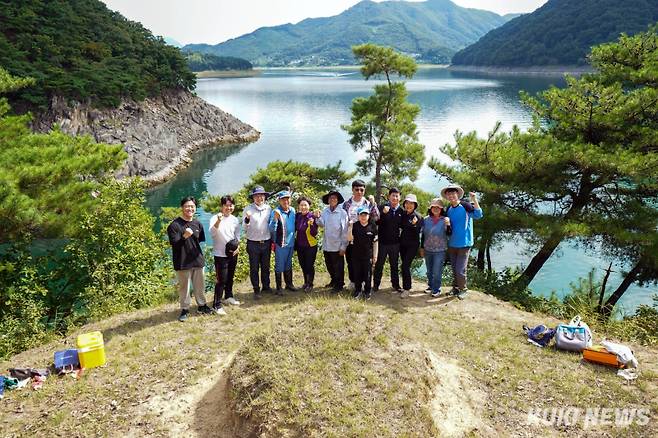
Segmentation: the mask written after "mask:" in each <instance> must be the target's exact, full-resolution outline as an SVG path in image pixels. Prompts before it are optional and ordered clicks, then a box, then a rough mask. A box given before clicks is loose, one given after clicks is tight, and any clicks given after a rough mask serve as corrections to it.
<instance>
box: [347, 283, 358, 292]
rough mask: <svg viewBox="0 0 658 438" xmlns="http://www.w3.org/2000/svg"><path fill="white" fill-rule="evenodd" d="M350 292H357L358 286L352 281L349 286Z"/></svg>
mask: <svg viewBox="0 0 658 438" xmlns="http://www.w3.org/2000/svg"><path fill="white" fill-rule="evenodd" d="M347 289H348V290H351V291H355V290H356V285H355V284H354V282H352V281H350V284H349V285H348V286H347Z"/></svg>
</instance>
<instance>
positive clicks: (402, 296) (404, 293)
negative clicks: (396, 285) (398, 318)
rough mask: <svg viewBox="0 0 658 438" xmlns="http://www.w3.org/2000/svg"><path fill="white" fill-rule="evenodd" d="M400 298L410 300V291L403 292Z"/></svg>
mask: <svg viewBox="0 0 658 438" xmlns="http://www.w3.org/2000/svg"><path fill="white" fill-rule="evenodd" d="M400 298H409V291H408V290H403V291H402V293H401V294H400Z"/></svg>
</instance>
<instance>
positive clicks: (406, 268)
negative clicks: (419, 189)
mask: <svg viewBox="0 0 658 438" xmlns="http://www.w3.org/2000/svg"><path fill="white" fill-rule="evenodd" d="M402 208H404V213H403V214H402V220H401V222H400V228H401V230H402V231H401V232H400V258H401V259H402V266H401V269H400V270H401V271H402V289H403V291H402V295H400V297H401V298H407V297H408V296H409V291H410V290H411V263H412V262H413V261H414V259H415V258H416V255H417V254H418V248H420V234H421V230H422V227H423V217H422V216H421V215H420V213H418V212H417V211H416V209H417V208H418V199H417V198H416V195H414V194H412V193H409V194H408V195H407V196H405V197H404V202H403V203H402Z"/></svg>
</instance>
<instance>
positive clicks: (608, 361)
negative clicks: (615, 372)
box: [583, 345, 624, 368]
mask: <svg viewBox="0 0 658 438" xmlns="http://www.w3.org/2000/svg"><path fill="white" fill-rule="evenodd" d="M583 359H585V360H586V361H588V362H592V363H597V364H599V365H607V366H609V367H615V368H624V364H623V363H621V362H619V360H618V359H617V355H616V354H613V353H610V352H609V351H608V350H606V349H605V347H604V346H603V345H593V346H591V347H589V348H585V349H584V350H583Z"/></svg>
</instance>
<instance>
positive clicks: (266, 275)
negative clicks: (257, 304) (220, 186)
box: [242, 186, 272, 299]
mask: <svg viewBox="0 0 658 438" xmlns="http://www.w3.org/2000/svg"><path fill="white" fill-rule="evenodd" d="M249 196H250V197H251V199H252V200H253V204H249V205H248V206H247V208H245V209H244V212H243V214H242V223H243V229H244V230H245V233H246V235H247V253H248V254H249V278H250V279H251V285H252V286H253V288H254V298H255V299H259V298H260V297H261V291H262V292H271V291H272V289H271V288H270V256H271V253H272V249H271V245H272V240H271V237H270V227H269V221H270V215H271V214H272V208H271V207H270V206H269V205H268V204H267V203H266V202H265V198H266V197H267V196H269V193H268V192H266V191H265V189H264V188H263V187H261V186H256V187H254V188H253V189H252V190H251V193H250V194H249ZM258 271H260V274H261V275H260V280H261V282H262V285H263V288H262V289H261V288H260V285H259V282H258V280H259V278H258V274H259V272H258Z"/></svg>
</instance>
